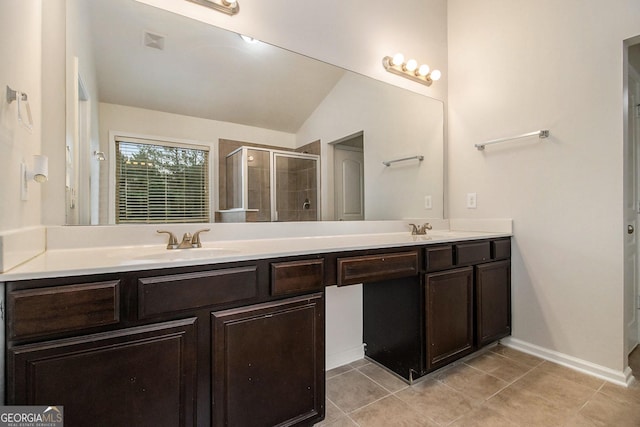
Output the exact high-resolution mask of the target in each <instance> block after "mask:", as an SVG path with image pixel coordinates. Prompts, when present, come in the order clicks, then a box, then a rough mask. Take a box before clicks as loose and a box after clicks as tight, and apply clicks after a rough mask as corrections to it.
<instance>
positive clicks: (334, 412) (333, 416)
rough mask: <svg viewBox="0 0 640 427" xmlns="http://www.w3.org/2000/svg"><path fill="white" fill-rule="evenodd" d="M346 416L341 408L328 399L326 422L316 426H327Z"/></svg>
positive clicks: (325, 413) (325, 414)
mask: <svg viewBox="0 0 640 427" xmlns="http://www.w3.org/2000/svg"><path fill="white" fill-rule="evenodd" d="M344 415H345V413H344V412H342V411H341V410H340V408H338V407H337V406H336V405H334V404H333V402H331V401H330V400H328V399H327V400H326V402H325V412H324V420H323V421H322V422H321V423H319V424H316V426H327V425H329V424H330V423H332V422H334V421H336V420H338V419H339V418H342V417H344Z"/></svg>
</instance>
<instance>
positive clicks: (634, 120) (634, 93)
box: [624, 67, 640, 354]
mask: <svg viewBox="0 0 640 427" xmlns="http://www.w3.org/2000/svg"><path fill="white" fill-rule="evenodd" d="M628 75H629V80H628V89H629V90H628V97H629V98H628V106H629V107H628V115H627V138H626V142H625V156H624V157H625V164H624V167H625V173H624V176H625V186H624V212H625V227H626V230H625V233H626V237H625V247H624V256H625V263H624V266H625V267H624V280H625V284H624V285H625V286H624V289H625V291H624V293H625V295H624V301H625V309H624V313H625V327H626V331H625V332H626V333H625V336H626V340H625V341H626V342H625V346H626V354H629V353H630V352H631V351H632V350H633V349H634V348H635V347H636V345H638V342H639V338H640V329H639V327H638V286H639V284H638V254H639V252H640V251H638V244H639V241H638V238H637V237H636V236H637V231H636V228H637V224H638V215H639V213H640V204H639V200H640V198H639V197H638V188H639V187H640V186H639V185H638V175H639V174H638V170H639V169H640V168H639V161H640V160H639V158H638V143H639V136H640V134H639V132H638V124H639V123H640V120H639V118H638V113H639V110H638V108H639V107H637V105H638V103H639V101H640V96H639V95H640V92H639V91H640V79H638V76H637V74H636V73H634V72H633V69H632V67H629V74H628Z"/></svg>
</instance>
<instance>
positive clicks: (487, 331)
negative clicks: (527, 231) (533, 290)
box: [476, 260, 511, 347]
mask: <svg viewBox="0 0 640 427" xmlns="http://www.w3.org/2000/svg"><path fill="white" fill-rule="evenodd" d="M476 328H477V330H476V337H477V345H478V347H482V346H484V345H487V344H490V343H492V342H493V341H496V340H498V339H500V338H503V337H506V336H507V335H509V334H510V333H511V262H510V261H508V260H505V261H496V262H491V263H487V264H481V265H478V266H476Z"/></svg>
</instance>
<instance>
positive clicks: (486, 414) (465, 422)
mask: <svg viewBox="0 0 640 427" xmlns="http://www.w3.org/2000/svg"><path fill="white" fill-rule="evenodd" d="M449 426H450V427H513V426H514V423H513V421H510V420H508V419H506V418H505V417H503V416H502V415H500V413H498V412H497V411H495V410H493V409H491V408H489V407H486V406H481V407H480V408H478V409H474V410H473V411H471V412H469V413H468V414H467V415H465V416H463V417H462V418H459V419H458V420H456V421H455V422H453V423H452V424H449Z"/></svg>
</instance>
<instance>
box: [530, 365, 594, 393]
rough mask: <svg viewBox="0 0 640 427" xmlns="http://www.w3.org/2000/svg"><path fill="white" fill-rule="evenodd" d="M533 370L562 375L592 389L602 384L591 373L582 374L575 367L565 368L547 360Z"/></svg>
mask: <svg viewBox="0 0 640 427" xmlns="http://www.w3.org/2000/svg"><path fill="white" fill-rule="evenodd" d="M535 371H538V372H546V373H549V374H552V375H556V376H558V377H562V378H565V379H568V380H570V381H573V382H575V383H578V384H580V385H583V386H585V387H588V388H590V389H592V390H598V389H599V388H600V387H602V385H603V384H604V380H601V379H599V378H596V377H592V376H591V375H587V374H583V373H582V372H578V371H576V370H575V369H570V368H566V367H564V366H561V365H558V364H557V363H553V362H548V361H545V362H543V363H541V364H540V365H538V366H536V368H535Z"/></svg>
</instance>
